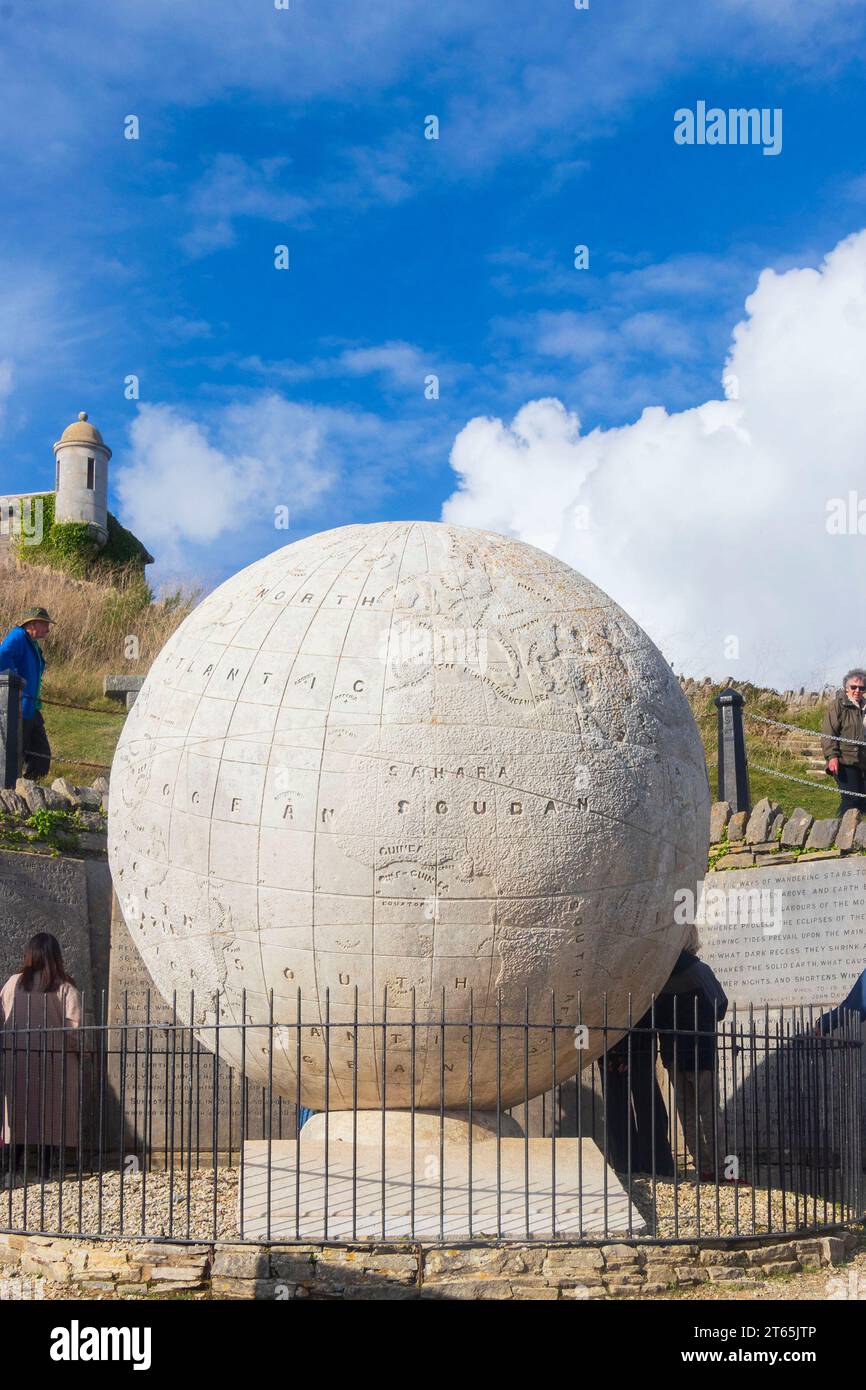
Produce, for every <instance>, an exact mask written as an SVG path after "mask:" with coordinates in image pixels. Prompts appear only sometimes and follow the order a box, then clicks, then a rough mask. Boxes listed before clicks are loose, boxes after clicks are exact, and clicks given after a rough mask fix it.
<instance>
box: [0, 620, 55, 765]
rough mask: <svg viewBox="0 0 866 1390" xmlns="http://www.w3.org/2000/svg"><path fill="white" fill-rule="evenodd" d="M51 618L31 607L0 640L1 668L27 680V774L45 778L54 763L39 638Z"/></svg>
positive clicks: (24, 712)
mask: <svg viewBox="0 0 866 1390" xmlns="http://www.w3.org/2000/svg"><path fill="white" fill-rule="evenodd" d="M50 624H51V619H50V618H49V616H48V614H47V613H46V611H45V609H44V608H31V609H30V610H29V611H28V612H27V613H24V614H23V615H22V617H21V621H20V622H19V623H18V625H17V626H16V627H13V628H12V629H11V630H10V631H9V632H8V633H7V634H6V636H5V637H4V638H3V641H2V642H0V671H16V672H17V674H18V675H19V676H21V677H22V679H23V681H24V696H23V708H22V714H23V718H24V769H23V775H24V776H25V777H32V778H34V779H35V778H38V777H44V776H46V774H47V772H48V769H49V767H50V766H51V746H50V744H49V742H48V735H47V734H46V732H45V724H44V722H43V719H42V701H41V699H40V698H39V695H40V691H41V688H42V674H43V672H44V670H45V657H44V656H43V655H42V648H41V647H40V645H39V643H40V641H41V640H42V639H43V638H44V637H46V636H47V634H48V631H49V627H50Z"/></svg>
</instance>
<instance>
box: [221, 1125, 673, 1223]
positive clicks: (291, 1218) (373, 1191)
mask: <svg viewBox="0 0 866 1390" xmlns="http://www.w3.org/2000/svg"><path fill="white" fill-rule="evenodd" d="M497 1149H498V1154H497ZM297 1155H298V1144H297V1143H296V1142H295V1141H294V1140H279V1141H277V1140H275V1141H274V1142H273V1143H272V1145H271V1169H270V1238H271V1239H274V1240H279V1239H293V1238H295V1237H296V1236H301V1237H303V1238H305V1239H306V1238H309V1239H322V1238H327V1239H332V1240H352V1239H381V1240H398V1239H402V1238H404V1237H406V1236H414V1237H417V1238H418V1239H426V1240H430V1239H439V1238H444V1239H459V1238H466V1237H469V1236H478V1235H502V1236H507V1237H511V1238H515V1237H516V1238H526V1237H529V1238H532V1239H546V1238H549V1237H551V1236H553V1235H556V1236H557V1237H562V1236H569V1235H580V1234H583V1235H592V1234H597V1235H601V1234H604V1233H607V1234H620V1235H625V1234H627V1233H629V1231H630V1233H631V1234H633V1235H641V1234H643V1233H644V1232H645V1231H646V1225H645V1223H644V1220H643V1218H642V1217H641V1215H640V1214H639V1212H638V1211H637V1209H636V1208H635V1207H634V1206H633V1205H632V1204H630V1203H629V1200H628V1197H627V1196H626V1193H625V1190H624V1189H623V1187H622V1184H621V1183H620V1181H619V1179H618V1178H617V1176H616V1174H615V1173H614V1171H613V1169H612V1168H610V1167H609V1166H608V1165H607V1164H606V1163H605V1162H604V1159H603V1157H602V1155H601V1153H600V1151H599V1149H598V1147H597V1146H596V1145H595V1144H594V1143H593V1142H592V1141H591V1140H589V1139H583V1140H580V1139H557V1140H554V1141H553V1142H551V1140H550V1139H529V1140H528V1141H525V1140H523V1139H503V1140H502V1142H501V1144H500V1145H498V1146H497V1144H496V1143H495V1142H487V1143H480V1144H474V1145H473V1146H472V1172H471V1219H470V1173H469V1147H468V1146H465V1147H461V1146H458V1145H446V1146H445V1149H444V1153H443V1155H442V1164H443V1171H442V1180H441V1183H440V1178H439V1166H438V1165H439V1161H440V1158H439V1152H438V1148H431V1146H430V1145H429V1144H425V1145H420V1144H419V1145H417V1146H416V1151H415V1169H414V1170H415V1182H414V1221H413V1210H412V1194H413V1184H412V1182H411V1180H410V1175H411V1166H410V1160H411V1152H410V1150H409V1148H408V1147H405V1146H403V1145H400V1146H397V1145H389V1146H386V1148H385V1151H384V1173H383V1163H382V1148H381V1146H380V1145H376V1144H358V1145H357V1146H353V1145H352V1144H351V1143H345V1142H342V1143H341V1142H332V1143H330V1144H329V1146H328V1153H327V1160H326V1154H325V1145H324V1143H322V1142H310V1141H306V1142H305V1141H304V1140H303V1139H302V1140H301V1144H300V1173H298V1166H297V1163H298V1159H297ZM527 1171H528V1182H527ZM497 1192H498V1193H499V1197H498V1199H497ZM581 1192H582V1197H581V1195H580V1194H581ZM326 1194H327V1195H326ZM268 1196H269V1193H268V1144H267V1141H265V1140H248V1141H247V1142H246V1143H245V1144H244V1176H243V1187H242V1189H241V1191H240V1195H239V1208H240V1211H239V1218H240V1220H241V1221H242V1223H243V1224H242V1227H241V1229H242V1231H243V1235H244V1237H245V1238H246V1239H250V1240H256V1239H265V1238H267V1235H268ZM296 1198H297V1199H298V1200H297V1203H296ZM326 1206H327V1230H326V1229H325V1227H326V1223H325V1219H324V1214H325V1209H326ZM383 1211H384V1219H383Z"/></svg>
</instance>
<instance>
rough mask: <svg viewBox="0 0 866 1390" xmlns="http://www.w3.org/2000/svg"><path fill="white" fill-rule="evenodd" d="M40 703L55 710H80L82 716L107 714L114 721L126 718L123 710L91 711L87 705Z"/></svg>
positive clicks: (59, 701) (56, 701)
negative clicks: (52, 706) (53, 707)
mask: <svg viewBox="0 0 866 1390" xmlns="http://www.w3.org/2000/svg"><path fill="white" fill-rule="evenodd" d="M40 703H41V704H43V705H54V706H55V708H56V709H77V710H81V712H82V714H107V715H108V716H109V717H111V716H113V717H114V718H115V719H125V718H126V710H125V709H92V708H91V707H90V706H89V705H68V704H66V702H65V701H64V700H42V701H40Z"/></svg>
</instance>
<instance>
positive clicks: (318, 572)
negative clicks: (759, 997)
mask: <svg viewBox="0 0 866 1390" xmlns="http://www.w3.org/2000/svg"><path fill="white" fill-rule="evenodd" d="M708 838H709V789H708V784H707V773H706V766H705V761H704V755H703V750H702V746H701V742H700V738H699V735H698V731H697V728H696V726H695V723H694V721H693V719H692V716H691V713H690V711H689V707H688V704H687V702H686V700H685V698H684V696H683V694H682V692H681V691H680V688H679V685H678V683H677V681H676V679H675V677H674V675H673V674H672V672H671V670H670V668H669V667H668V665H667V663H666V662H665V661H664V659H663V658H662V656H661V654H660V653H659V652H658V650H657V649H656V647H655V646H654V645H653V643H652V642H651V641H650V640H649V638H648V637H647V636H646V634H645V633H644V632H643V631H642V630H641V629H640V628H639V627H638V626H637V625H636V624H635V623H634V622H633V621H632V620H631V618H629V617H628V615H627V614H626V613H624V612H623V611H622V609H620V608H618V607H617V605H616V604H615V603H613V602H612V601H611V600H610V599H609V598H608V597H607V596H606V595H605V594H603V593H602V592H601V591H600V590H599V589H597V588H596V587H595V586H594V585H593V584H591V583H590V582H589V581H588V580H586V579H584V578H583V577H582V576H581V575H580V574H577V573H576V572H575V571H574V570H572V569H571V568H569V566H568V565H566V564H564V563H562V562H561V561H560V560H556V559H553V558H552V557H551V556H549V555H547V554H544V553H543V552H541V551H539V550H536V549H534V548H533V547H532V546H529V545H524V544H522V543H520V542H517V541H514V540H509V539H506V538H505V537H503V536H499V535H494V534H492V533H489V532H485V531H477V530H471V529H466V528H463V527H459V526H450V525H441V524H435V523H429V522H383V523H378V524H374V525H366V526H362V525H359V526H345V527H341V528H339V529H337V530H333V531H326V532H324V533H322V534H320V535H315V536H310V537H308V538H307V539H305V540H301V541H298V542H296V543H295V544H293V545H289V546H287V547H286V548H285V549H283V550H278V551H276V552H275V553H273V554H271V555H268V556H266V557H265V558H264V559H262V560H259V561H257V562H256V563H255V564H253V565H250V566H249V568H247V569H245V570H242V571H241V572H240V573H239V574H237V575H235V576H234V577H233V578H232V579H229V580H228V581H227V582H226V583H224V584H222V585H221V586H220V587H219V588H218V589H216V590H215V591H214V592H213V593H212V594H210V595H209V596H208V597H207V598H206V599H205V600H204V601H203V602H202V603H201V604H200V605H199V606H198V607H197V608H196V609H195V610H194V611H193V612H192V613H191V614H190V615H189V617H188V618H187V619H186V620H185V621H184V622H183V623H182V624H181V626H180V627H179V628H178V630H177V631H176V633H175V634H174V636H173V637H172V638H171V639H170V641H169V642H168V643H167V644H166V646H165V647H164V648H163V650H162V652H161V653H160V654H159V656H158V657H157V659H156V661H155V662H154V664H153V666H152V668H151V671H150V673H149V675H148V677H147V679H146V681H145V683H144V686H143V688H142V691H141V693H140V695H139V696H138V699H137V700H136V703H135V705H134V707H133V709H132V711H131V713H130V714H129V717H128V719H127V721H126V725H125V728H124V731H123V734H122V736H121V739H120V743H119V745H118V748H117V753H116V755H115V760H114V766H113V769H112V776H111V791H110V805H109V842H110V843H109V854H110V861H111V869H112V873H113V877H114V883H115V887H116V889H117V893H118V897H119V900H120V904H121V907H122V910H123V914H124V917H125V920H126V922H127V925H128V927H129V929H130V931H131V933H132V936H133V939H134V940H135V942H136V944H137V945H138V948H139V950H140V951H141V954H142V956H143V958H144V961H145V964H146V965H147V967H148V969H149V971H150V973H151V975H152V976H153V979H154V981H155V983H156V985H157V986H158V988H159V989H160V991H161V992H162V993H163V995H165V996H166V997H168V998H171V996H172V995H174V994H176V997H177V1004H178V1010H179V1012H180V1013H181V1014H182V1015H183V1016H184V1017H186V1018H187V1019H188V1018H189V1001H190V993H191V992H193V994H194V999H193V1003H192V1010H193V1017H192V1019H191V1020H189V1021H192V1022H193V1023H194V1024H195V1025H196V1026H197V1027H198V1028H200V1029H202V1030H203V1031H202V1032H201V1034H200V1036H201V1037H202V1038H203V1040H204V1041H205V1042H208V1043H212V1040H213V1038H212V1034H210V1033H208V1032H207V1031H205V1029H206V1027H207V1026H209V1025H210V1024H211V1023H212V1022H213V1019H214V1014H215V1007H214V996H215V995H217V994H218V995H219V996H220V1011H221V1014H220V1016H221V1021H222V1023H223V1024H225V1025H226V1027H225V1028H223V1029H222V1030H221V1038H220V1052H221V1056H222V1058H223V1059H224V1060H225V1061H227V1062H229V1063H233V1064H235V1065H240V1064H241V1062H242V1059H243V1064H244V1066H245V1068H246V1071H247V1074H248V1075H250V1076H251V1077H252V1078H254V1079H255V1080H257V1081H263V1080H265V1079H266V1077H267V1075H268V1072H269V1069H270V1068H272V1075H273V1081H274V1085H275V1088H276V1090H277V1091H278V1092H279V1093H280V1094H282V1095H285V1096H286V1097H288V1098H290V1099H294V1098H296V1097H297V1098H299V1099H300V1100H301V1101H302V1103H303V1104H305V1105H308V1106H312V1107H314V1108H316V1109H321V1108H323V1107H324V1106H325V1103H326V1100H327V1105H328V1107H329V1108H331V1109H336V1110H340V1109H346V1108H349V1107H351V1106H352V1105H353V1103H355V1101H356V1102H357V1104H358V1106H359V1107H360V1108H362V1109H364V1108H371V1107H374V1106H379V1105H381V1104H382V1102H383V1089H384V1100H385V1104H386V1105H387V1106H388V1107H389V1108H392V1107H393V1108H396V1109H405V1108H408V1107H409V1106H410V1105H411V1104H412V1100H413V1098H414V1103H415V1105H416V1107H418V1108H419V1109H422V1110H423V1109H433V1110H435V1109H438V1108H439V1105H440V1098H441V1100H442V1103H443V1104H444V1105H445V1107H446V1108H447V1109H448V1110H449V1111H451V1110H456V1111H460V1110H465V1108H466V1106H467V1104H468V1101H469V1074H470V1068H471V1082H472V1105H473V1107H474V1108H475V1109H479V1110H484V1109H492V1108H495V1107H496V1105H497V1104H499V1105H500V1106H503V1107H504V1106H508V1105H512V1104H516V1103H519V1102H520V1101H521V1100H522V1099H523V1098H524V1096H527V1095H528V1096H530V1097H531V1096H534V1095H537V1094H539V1093H541V1092H542V1091H544V1090H546V1089H547V1088H548V1087H549V1086H550V1085H551V1084H552V1083H554V1082H555V1081H561V1080H563V1079H564V1078H566V1077H568V1076H570V1075H573V1074H574V1073H575V1072H576V1071H578V1070H579V1068H580V1067H581V1066H582V1065H585V1064H586V1063H587V1062H588V1061H589V1060H591V1059H593V1058H594V1057H596V1056H598V1055H599V1054H600V1052H601V1051H602V1050H603V1049H602V1035H601V1032H600V1031H598V1030H597V1029H596V1028H595V1027H593V1028H592V1029H591V1031H590V1033H589V1037H588V1040H587V1038H586V1037H585V1036H584V1035H582V1034H581V1033H579V1032H578V1033H576V1032H575V1029H574V1025H575V1024H577V1023H578V1022H580V1021H583V1022H584V1023H585V1024H591V1025H599V1024H601V1022H602V996H603V994H604V992H607V1001H608V1002H607V1011H608V1012H607V1017H608V1021H609V1023H610V1025H611V1028H612V1030H617V1028H618V1029H619V1031H621V1030H622V1027H623V1026H624V1025H625V1024H626V1022H627V1017H628V1006H629V996H631V1007H632V1017H633V1018H634V1019H635V1020H637V1019H638V1017H639V1016H640V1015H641V1013H642V1012H643V1011H644V1010H645V1009H646V1008H647V1006H648V1005H649V1002H650V997H651V994H652V993H653V992H654V991H657V990H659V989H660V988H661V986H662V985H663V984H664V981H665V980H666V978H667V976H668V974H669V972H670V969H671V967H672V965H673V962H674V961H675V959H676V956H677V954H678V952H679V950H680V949H681V947H682V945H683V943H684V939H685V937H686V934H687V931H688V928H687V927H684V926H681V925H677V924H675V921H674V894H675V892H676V890H677V889H680V888H684V887H685V888H694V887H695V884H696V880H697V879H698V878H699V877H700V876H702V874H703V871H704V868H705V865H706V851H707V843H708ZM271 994H272V997H273V1017H274V1020H275V1023H276V1028H275V1031H274V1034H273V1048H272V1049H270V1048H269V1043H268V1035H267V1033H266V1032H265V1031H264V1030H263V1029H262V1028H261V1027H260V1026H256V1025H262V1024H264V1023H266V1022H267V1020H268V1017H269V1008H270V999H271ZM244 1001H245V1009H244V1007H243V1002H244ZM299 1008H300V1015H299V1013H298V1010H299ZM185 1011H186V1012H185ZM527 1016H528V1017H529V1020H530V1023H531V1024H532V1025H533V1026H532V1027H531V1028H530V1030H529V1033H528V1035H527V1036H524V1032H523V1030H522V1028H521V1027H516V1026H515V1025H522V1024H523V1022H524V1020H525V1018H526V1017H527ZM299 1017H300V1022H301V1030H300V1035H298V1033H297V1031H296V1029H295V1025H296V1023H297V1021H298V1019H299ZM356 1019H357V1023H358V1026H357V1028H356V1027H355V1021H356ZM552 1021H555V1022H556V1023H558V1024H560V1025H561V1027H559V1028H558V1029H557V1030H556V1046H555V1048H554V1046H553V1045H552V1033H551V1031H550V1027H549V1025H550V1024H551V1022H552ZM328 1022H329V1023H330V1024H331V1027H330V1030H329V1032H328V1037H327V1040H326V1037H325V1033H326V1029H325V1024H326V1023H328ZM500 1022H501V1025H502V1026H501V1027H500V1026H498V1024H499V1023H500ZM413 1025H414V1026H413ZM536 1025H537V1026H536ZM616 1036H618V1032H617V1031H612V1032H611V1033H610V1035H609V1036H608V1042H612V1041H613V1040H614V1039H615V1037H616ZM299 1041H300V1047H299V1046H298V1043H299ZM587 1041H588V1045H585V1044H586V1043H587ZM299 1054H300V1062H301V1065H300V1083H299V1082H298V1071H297V1064H298V1057H299ZM326 1084H327V1095H326Z"/></svg>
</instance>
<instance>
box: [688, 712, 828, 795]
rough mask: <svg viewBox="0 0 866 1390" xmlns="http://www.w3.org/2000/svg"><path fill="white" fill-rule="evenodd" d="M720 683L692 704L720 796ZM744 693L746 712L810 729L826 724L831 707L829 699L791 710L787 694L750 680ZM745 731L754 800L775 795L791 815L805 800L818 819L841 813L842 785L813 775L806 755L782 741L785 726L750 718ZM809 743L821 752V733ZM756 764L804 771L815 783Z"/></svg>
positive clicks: (714, 789)
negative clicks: (780, 727) (770, 727)
mask: <svg viewBox="0 0 866 1390" xmlns="http://www.w3.org/2000/svg"><path fill="white" fill-rule="evenodd" d="M720 689H721V687H720V686H715V687H713V688H712V690H711V691H710V692H709V693H708V694H707V695H706V696H702V697H701V702H700V704H699V705H694V706H693V707H692V712H693V713H694V715H695V718H696V720H697V724H698V728H699V729H700V733H701V738H702V740H703V744H704V752H705V754H706V758H707V767H708V769H709V776H710V790H711V792H712V796H713V800H716V799H717V797H718V770H717V768H716V756H717V751H718V750H717V717H716V707H715V705H714V704H713V699H714V697H715V696H716V695H717V694H718V691H719V690H720ZM742 693H743V695H744V697H745V700H746V705H745V710H746V713H748V712H749V711H751V712H752V713H754V714H761V715H764V716H765V717H766V718H768V719H778V720H779V721H780V722H782V723H784V724H795V725H797V726H798V727H799V728H801V729H805V730H807V731H808V732H809V733H810V734H814V733H815V731H816V730H819V729H820V727H821V722H822V720H823V717H824V708H825V706H824V705H823V704H819V705H812V706H809V707H807V708H805V709H794V710H790V709H788V707H787V706H786V705H785V703H784V701H783V699H782V698H781V696H779V695H777V694H776V693H775V692H774V691H767V690H760V689H757V688H755V687H752V686H744V687H743V692H742ZM745 732H746V754H747V757H748V759H749V764H750V770H749V788H750V791H751V796H752V805H753V806H754V805H755V803H756V802H757V801H760V800H761V798H762V797H765V796H766V797H769V799H770V800H771V801H776V802H778V803H779V805H780V806H781V807H782V810H783V811H784V812H785V814H786V815H790V814H791V812H792V811H793V810H795V808H796V807H798V806H802V807H803V808H804V810H806V811H808V812H809V813H810V815H813V816H814V817H815V819H816V820H820V819H824V818H827V817H829V816H833V815H835V814H836V808H837V806H838V804H839V791H838V788H837V787H836V783H835V782H834V781H833V779H832V778H831V777H826V776H825V777H812V776H810V775H809V769H808V763H807V760H806V758H805V756H803V757H799V756H797V754H796V752H794V751H792V750H791V749H789V748H787V747H782V746H781V745H780V743H779V733H780V731H771V730H767V729H766V728H765V726H761V725H759V724H755V723H753V722H752V721H751V720H749V719H748V718H747V719H746V720H745ZM803 744H804V745H805V746H806V747H811V748H813V749H814V750H816V751H817V752H819V753H820V748H819V741H818V739H817V738H814V737H813V738H811V739H804V740H803ZM755 764H760V765H761V766H763V767H767V768H771V769H773V770H777V771H779V772H787V773H789V774H790V775H791V776H794V777H802V778H804V779H805V780H806V781H808V783H809V785H808V786H801V785H799V783H796V782H786V781H785V780H784V779H783V778H781V777H775V776H773V775H772V774H771V773H767V772H757V771H756V770H755Z"/></svg>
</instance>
